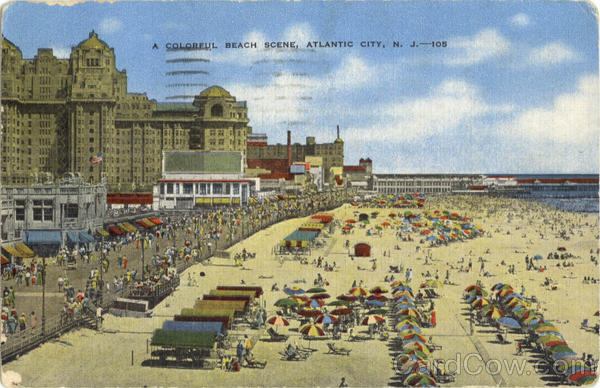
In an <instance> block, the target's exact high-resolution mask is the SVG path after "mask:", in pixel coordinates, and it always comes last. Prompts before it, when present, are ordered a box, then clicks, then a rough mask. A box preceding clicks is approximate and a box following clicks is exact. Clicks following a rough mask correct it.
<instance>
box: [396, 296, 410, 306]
mask: <svg viewBox="0 0 600 388" xmlns="http://www.w3.org/2000/svg"><path fill="white" fill-rule="evenodd" d="M402 302H404V303H411V304H413V303H414V300H412V299H411V298H410V297H409V296H406V295H403V296H402V297H401V298H398V300H397V301H396V304H398V303H402Z"/></svg>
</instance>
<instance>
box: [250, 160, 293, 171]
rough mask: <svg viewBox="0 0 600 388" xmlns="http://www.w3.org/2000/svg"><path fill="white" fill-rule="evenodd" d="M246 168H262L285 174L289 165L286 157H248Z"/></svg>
mask: <svg viewBox="0 0 600 388" xmlns="http://www.w3.org/2000/svg"><path fill="white" fill-rule="evenodd" d="M247 163H248V168H251V169H254V168H262V169H264V170H269V171H271V173H272V174H274V173H281V174H287V173H288V172H289V166H288V161H287V159H248V160H247Z"/></svg>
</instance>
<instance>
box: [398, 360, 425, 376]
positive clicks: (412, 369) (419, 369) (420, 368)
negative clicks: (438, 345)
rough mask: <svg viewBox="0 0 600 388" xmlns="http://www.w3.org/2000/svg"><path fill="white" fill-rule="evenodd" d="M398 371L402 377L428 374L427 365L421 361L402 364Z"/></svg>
mask: <svg viewBox="0 0 600 388" xmlns="http://www.w3.org/2000/svg"><path fill="white" fill-rule="evenodd" d="M400 371H401V373H402V374H403V375H406V374H415V373H425V374H429V370H427V363H426V362H425V361H423V360H414V361H410V362H407V363H405V364H402V365H401V366H400Z"/></svg>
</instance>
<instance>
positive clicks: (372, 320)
mask: <svg viewBox="0 0 600 388" xmlns="http://www.w3.org/2000/svg"><path fill="white" fill-rule="evenodd" d="M384 321H385V318H383V317H380V316H379V315H368V316H366V317H365V318H364V319H363V321H362V324H363V325H374V324H377V323H380V322H384Z"/></svg>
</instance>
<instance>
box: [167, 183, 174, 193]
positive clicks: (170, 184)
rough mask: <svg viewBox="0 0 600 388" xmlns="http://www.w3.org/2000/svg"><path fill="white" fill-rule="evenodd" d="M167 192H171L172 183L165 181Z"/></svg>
mask: <svg viewBox="0 0 600 388" xmlns="http://www.w3.org/2000/svg"><path fill="white" fill-rule="evenodd" d="M167 194H173V184H172V183H167Z"/></svg>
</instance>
